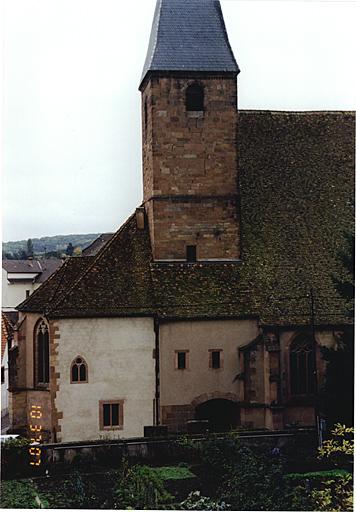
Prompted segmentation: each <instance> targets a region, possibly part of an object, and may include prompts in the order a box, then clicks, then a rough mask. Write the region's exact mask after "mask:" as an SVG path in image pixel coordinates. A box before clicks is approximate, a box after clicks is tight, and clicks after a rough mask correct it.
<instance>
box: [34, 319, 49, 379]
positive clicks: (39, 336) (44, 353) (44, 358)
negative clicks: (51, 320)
mask: <svg viewBox="0 0 356 512" xmlns="http://www.w3.org/2000/svg"><path fill="white" fill-rule="evenodd" d="M35 376H36V383H37V384H48V383H49V332H48V325H47V324H46V322H45V321H44V320H41V322H40V323H39V324H38V326H37V328H36V334H35Z"/></svg>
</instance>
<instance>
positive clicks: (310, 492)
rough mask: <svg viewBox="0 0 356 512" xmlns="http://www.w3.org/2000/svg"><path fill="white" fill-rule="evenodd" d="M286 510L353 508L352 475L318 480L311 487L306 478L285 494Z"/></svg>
mask: <svg viewBox="0 0 356 512" xmlns="http://www.w3.org/2000/svg"><path fill="white" fill-rule="evenodd" d="M286 508H288V510H298V511H299V510H318V511H324V510H325V511H340V512H341V511H348V510H352V509H353V492H352V475H351V474H350V473H349V474H345V475H343V476H340V477H338V478H334V479H327V480H323V481H320V482H318V484H317V486H316V487H315V486H314V487H313V485H312V484H311V482H310V480H309V479H308V478H306V479H305V481H304V485H298V486H296V487H294V488H292V489H291V491H290V492H289V493H288V494H287V495H286Z"/></svg>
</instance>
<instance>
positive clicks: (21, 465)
mask: <svg viewBox="0 0 356 512" xmlns="http://www.w3.org/2000/svg"><path fill="white" fill-rule="evenodd" d="M29 445H30V441H29V440H28V439H24V438H21V437H17V438H14V439H8V440H6V441H4V442H2V443H1V472H2V475H3V477H5V478H10V477H13V476H15V475H18V474H20V473H23V472H24V471H25V473H26V472H28V471H29V469H30V455H29V452H28V447H29Z"/></svg>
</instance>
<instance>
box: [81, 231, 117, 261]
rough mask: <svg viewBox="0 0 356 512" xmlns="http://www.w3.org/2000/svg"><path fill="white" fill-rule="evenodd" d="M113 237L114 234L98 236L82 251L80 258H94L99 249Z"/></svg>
mask: <svg viewBox="0 0 356 512" xmlns="http://www.w3.org/2000/svg"><path fill="white" fill-rule="evenodd" d="M113 236H114V233H103V234H102V235H99V236H98V238H96V239H95V240H94V241H93V242H92V243H91V244H90V245H88V246H87V247H85V249H83V251H82V256H95V255H96V254H98V252H99V251H100V249H101V248H102V247H103V246H104V245H105V244H106V243H107V242H108V241H109V240H110V239H111V238H112V237H113Z"/></svg>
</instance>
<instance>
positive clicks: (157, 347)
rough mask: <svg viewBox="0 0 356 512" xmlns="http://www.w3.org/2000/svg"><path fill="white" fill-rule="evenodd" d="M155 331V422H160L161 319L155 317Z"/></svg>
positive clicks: (157, 423)
mask: <svg viewBox="0 0 356 512" xmlns="http://www.w3.org/2000/svg"><path fill="white" fill-rule="evenodd" d="M154 331H155V424H156V425H159V424H160V414H159V320H158V317H155V318H154Z"/></svg>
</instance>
